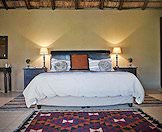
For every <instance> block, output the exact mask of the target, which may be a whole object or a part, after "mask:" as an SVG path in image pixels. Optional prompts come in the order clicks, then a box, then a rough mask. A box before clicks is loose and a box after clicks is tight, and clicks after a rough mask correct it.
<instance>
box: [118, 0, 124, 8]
mask: <svg viewBox="0 0 162 132" xmlns="http://www.w3.org/2000/svg"><path fill="white" fill-rule="evenodd" d="M123 3H124V0H120V1H119V7H118V10H122V9H123Z"/></svg>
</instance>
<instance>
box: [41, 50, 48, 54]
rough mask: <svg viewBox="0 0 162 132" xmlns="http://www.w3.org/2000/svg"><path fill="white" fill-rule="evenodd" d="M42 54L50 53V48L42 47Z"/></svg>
mask: <svg viewBox="0 0 162 132" xmlns="http://www.w3.org/2000/svg"><path fill="white" fill-rule="evenodd" d="M40 54H42V55H47V54H48V49H47V48H41V49H40Z"/></svg>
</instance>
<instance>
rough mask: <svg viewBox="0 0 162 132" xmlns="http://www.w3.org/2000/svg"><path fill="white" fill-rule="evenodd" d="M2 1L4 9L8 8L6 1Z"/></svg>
mask: <svg viewBox="0 0 162 132" xmlns="http://www.w3.org/2000/svg"><path fill="white" fill-rule="evenodd" d="M2 3H3V5H4V7H5V9H6V10H8V9H9V8H8V5H7V3H6V0H2Z"/></svg>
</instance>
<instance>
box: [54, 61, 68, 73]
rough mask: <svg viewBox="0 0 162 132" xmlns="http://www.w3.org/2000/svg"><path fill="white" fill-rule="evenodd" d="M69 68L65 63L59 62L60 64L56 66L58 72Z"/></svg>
mask: <svg viewBox="0 0 162 132" xmlns="http://www.w3.org/2000/svg"><path fill="white" fill-rule="evenodd" d="M67 67H68V65H67V63H66V62H65V61H59V62H57V63H55V66H54V68H55V70H56V71H66V70H67Z"/></svg>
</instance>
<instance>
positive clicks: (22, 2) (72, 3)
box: [0, 0, 162, 10]
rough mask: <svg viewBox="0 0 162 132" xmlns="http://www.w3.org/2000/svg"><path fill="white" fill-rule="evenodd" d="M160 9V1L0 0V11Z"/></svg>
mask: <svg viewBox="0 0 162 132" xmlns="http://www.w3.org/2000/svg"><path fill="white" fill-rule="evenodd" d="M17 8H27V9H42V8H46V9H53V10H54V9H95V8H96V9H113V8H114V9H118V10H124V9H135V8H140V9H143V10H144V9H146V8H154V9H162V0H0V9H17Z"/></svg>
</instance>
